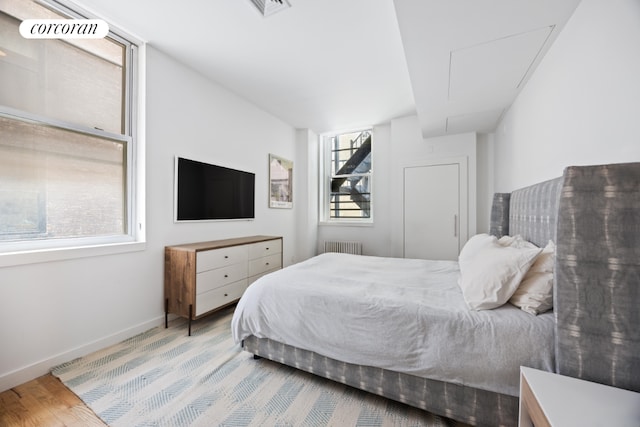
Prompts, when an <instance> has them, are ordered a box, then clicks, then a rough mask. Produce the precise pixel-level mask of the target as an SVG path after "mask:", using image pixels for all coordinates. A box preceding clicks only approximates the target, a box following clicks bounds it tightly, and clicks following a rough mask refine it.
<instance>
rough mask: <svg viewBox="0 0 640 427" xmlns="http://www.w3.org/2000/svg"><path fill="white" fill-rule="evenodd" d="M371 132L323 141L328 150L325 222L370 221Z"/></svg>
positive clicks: (352, 133)
mask: <svg viewBox="0 0 640 427" xmlns="http://www.w3.org/2000/svg"><path fill="white" fill-rule="evenodd" d="M371 138H372V134H371V130H364V131H358V132H351V133H343V134H338V135H334V136H331V137H328V139H326V141H327V143H328V145H329V147H330V159H331V160H330V170H331V174H330V185H329V188H328V190H329V191H328V193H329V194H328V195H329V203H328V219H329V221H339V220H345V221H358V220H360V221H362V220H367V221H368V220H370V219H371V181H372V165H371Z"/></svg>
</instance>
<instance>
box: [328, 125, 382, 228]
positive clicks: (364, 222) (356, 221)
mask: <svg viewBox="0 0 640 427" xmlns="http://www.w3.org/2000/svg"><path fill="white" fill-rule="evenodd" d="M365 131H366V132H369V133H370V134H371V164H372V168H371V171H370V172H368V173H366V174H362V173H356V174H348V176H356V175H359V176H368V177H369V188H370V195H371V200H370V201H369V217H368V218H362V217H352V218H348V217H340V218H332V217H331V179H332V178H333V177H334V175H333V171H332V170H331V161H332V158H331V157H332V156H331V154H332V146H331V139H332V138H334V137H336V136H338V135H343V134H347V133H359V132H365ZM374 139H375V136H374V127H373V126H365V127H362V128H357V129H349V130H345V131H339V132H330V133H325V134H322V135H320V136H319V144H318V146H319V150H320V152H319V155H318V158H319V164H320V167H319V168H318V170H319V175H320V176H319V179H318V181H319V192H318V193H319V202H318V206H319V209H320V212H319V219H320V220H319V224H320V225H340V226H360V227H362V226H364V227H368V226H372V225H373V222H374V219H373V218H374V201H375V197H374V183H373V181H374V179H373V162H374V159H373V158H374V156H373V153H374V144H373V141H374ZM341 176H342V175H341Z"/></svg>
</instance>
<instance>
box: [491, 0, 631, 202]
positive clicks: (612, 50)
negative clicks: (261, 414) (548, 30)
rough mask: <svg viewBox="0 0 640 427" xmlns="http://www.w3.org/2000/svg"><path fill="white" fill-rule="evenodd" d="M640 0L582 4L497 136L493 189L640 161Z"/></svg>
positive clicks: (590, 0)
mask: <svg viewBox="0 0 640 427" xmlns="http://www.w3.org/2000/svg"><path fill="white" fill-rule="evenodd" d="M638 76H640V1H638V0H608V1H601V0H582V2H581V3H580V5H579V6H578V8H577V9H576V11H575V13H574V15H573V16H572V17H571V18H570V20H569V21H568V23H567V25H566V26H565V27H564V29H563V31H562V33H561V34H560V35H559V37H558V38H557V39H556V41H555V43H554V44H553V46H552V47H551V49H550V50H549V51H548V53H547V54H546V56H545V58H544V59H543V60H542V62H541V63H540V65H539V66H538V68H537V69H536V71H535V72H534V74H533V76H532V77H531V79H530V80H529V82H528V83H527V85H526V86H525V88H524V89H523V91H522V92H521V93H520V95H519V96H518V98H517V100H516V102H515V103H514V104H513V106H512V107H511V108H510V110H509V111H508V113H507V114H506V115H505V117H504V119H503V120H502V122H501V123H500V124H499V126H498V129H497V131H496V133H495V178H494V179H495V181H494V182H495V191H500V192H502V191H511V190H513V189H515V188H519V187H522V186H526V185H531V184H533V183H535V182H538V181H542V180H546V179H551V178H554V177H557V176H560V175H561V174H562V171H563V169H564V168H565V167H566V166H570V165H585V164H604V163H619V162H631V161H640V78H639V77H638Z"/></svg>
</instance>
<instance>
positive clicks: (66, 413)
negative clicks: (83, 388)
mask: <svg viewBox="0 0 640 427" xmlns="http://www.w3.org/2000/svg"><path fill="white" fill-rule="evenodd" d="M0 426H2V427H5V426H6V427H9V426H24V427H31V426H33V427H49V426H51V427H53V426H55V427H64V426H68V427H71V426H73V427H93V426H100V427H104V426H106V424H105V423H103V422H102V420H100V418H98V417H97V416H96V414H94V413H93V411H91V409H89V408H88V407H87V406H86V405H85V404H84V403H83V402H82V401H81V400H80V398H78V396H76V395H75V394H74V393H73V392H72V391H71V390H69V389H68V388H67V387H66V386H65V385H64V384H62V383H61V382H60V380H58V379H57V378H55V377H54V376H52V375H51V374H48V375H45V376H42V377H40V378H36V379H35V380H33V381H29V382H27V383H24V384H21V385H19V386H17V387H14V388H12V389H10V390H7V391H5V392H2V393H0Z"/></svg>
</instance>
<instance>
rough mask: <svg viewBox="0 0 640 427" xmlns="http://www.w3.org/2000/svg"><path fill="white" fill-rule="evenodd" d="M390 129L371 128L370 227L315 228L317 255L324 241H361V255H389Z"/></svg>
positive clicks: (340, 226) (323, 226)
mask: <svg viewBox="0 0 640 427" xmlns="http://www.w3.org/2000/svg"><path fill="white" fill-rule="evenodd" d="M390 143H391V140H390V127H389V125H388V124H385V125H378V126H374V127H373V138H372V149H371V155H372V163H371V164H372V168H373V181H372V193H373V194H372V198H371V206H372V211H373V224H367V225H359V226H349V225H327V224H323V225H320V226H319V227H318V247H317V251H318V253H320V252H322V248H323V245H324V242H325V241H330V240H338V241H357V242H362V251H363V253H364V254H365V255H375V256H390V255H391V252H390V250H389V249H390V247H389V242H390V234H389V221H390V215H391V210H392V208H393V206H391V205H390V204H389V203H388V200H389V197H390V191H391V188H390V187H389V177H390V173H391V170H390V163H389V158H390Z"/></svg>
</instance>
